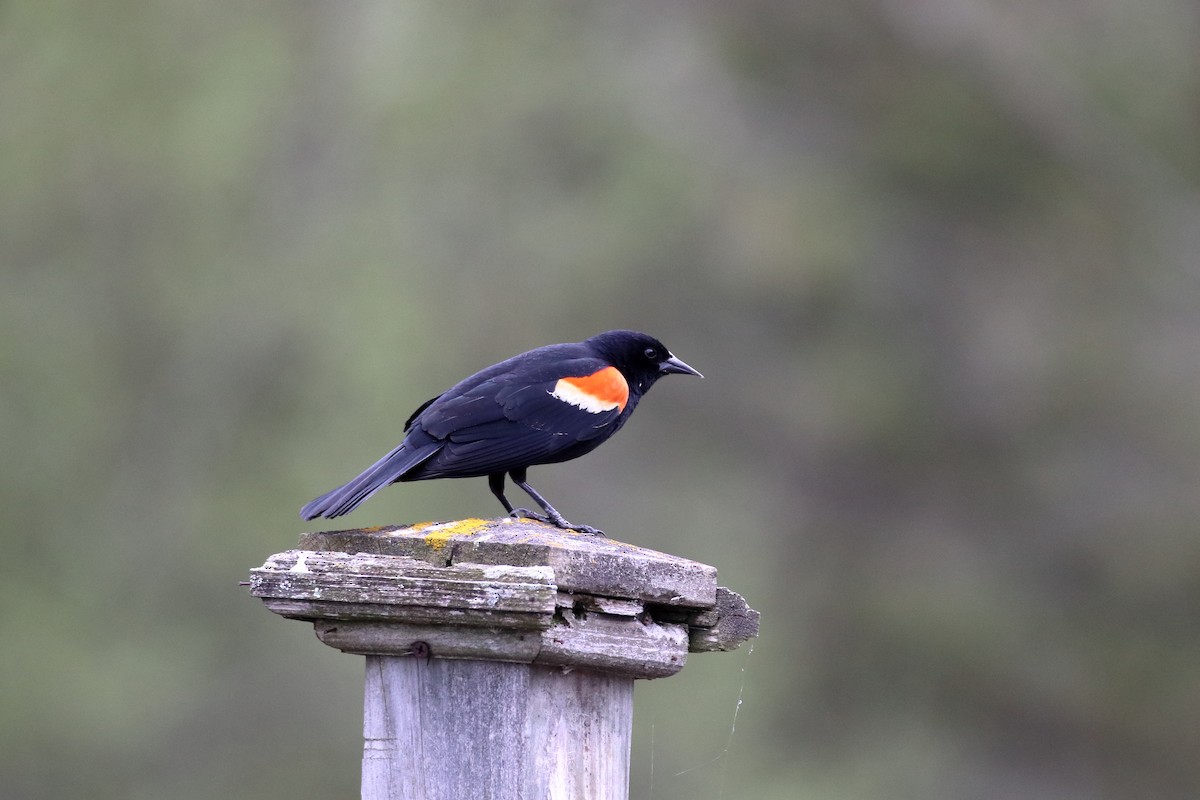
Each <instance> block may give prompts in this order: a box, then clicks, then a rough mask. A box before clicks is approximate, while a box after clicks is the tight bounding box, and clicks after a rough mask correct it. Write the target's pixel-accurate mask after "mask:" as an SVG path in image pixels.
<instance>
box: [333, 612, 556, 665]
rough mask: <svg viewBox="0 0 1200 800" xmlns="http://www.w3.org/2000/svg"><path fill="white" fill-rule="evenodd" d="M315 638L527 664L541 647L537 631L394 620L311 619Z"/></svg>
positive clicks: (343, 646)
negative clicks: (422, 623) (405, 622)
mask: <svg viewBox="0 0 1200 800" xmlns="http://www.w3.org/2000/svg"><path fill="white" fill-rule="evenodd" d="M313 628H314V630H315V631H316V634H317V638H318V639H320V640H321V641H322V642H324V643H325V644H327V645H329V646H330V647H336V648H337V649H339V650H341V651H343V652H346V653H359V654H361V655H395V656H407V655H415V654H418V653H420V654H422V656H423V657H433V658H474V659H481V660H491V661H514V662H521V663H526V664H528V663H530V662H532V661H533V660H534V659H535V658H537V656H538V653H540V652H541V650H542V638H541V634H540V632H539V631H537V630H530V629H526V630H521V629H513V628H484V627H474V626H468V625H454V626H449V625H436V624H434V625H408V624H404V623H397V622H360V621H353V622H339V621H335V620H317V621H315V622H314V623H313Z"/></svg>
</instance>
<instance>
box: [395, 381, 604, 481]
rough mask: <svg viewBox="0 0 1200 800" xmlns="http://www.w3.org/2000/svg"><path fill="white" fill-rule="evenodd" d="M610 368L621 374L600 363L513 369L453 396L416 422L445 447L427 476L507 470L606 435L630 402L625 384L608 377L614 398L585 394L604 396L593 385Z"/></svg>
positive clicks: (449, 394) (441, 400)
mask: <svg viewBox="0 0 1200 800" xmlns="http://www.w3.org/2000/svg"><path fill="white" fill-rule="evenodd" d="M604 370H611V371H612V372H613V373H616V370H615V369H613V368H612V367H609V366H607V365H606V364H604V363H603V362H600V361H598V360H597V359H572V360H570V361H560V362H558V363H557V364H555V365H554V367H553V368H552V369H549V370H548V369H540V370H538V371H530V370H514V371H510V372H505V373H502V374H499V375H493V376H491V377H488V378H486V379H484V380H482V381H479V382H477V383H475V384H473V385H470V386H462V385H460V386H457V387H455V388H454V389H452V390H451V391H449V392H446V393H445V394H444V395H442V396H441V397H439V398H438V399H437V400H436V401H434V402H433V403H432V404H430V405H429V406H428V407H427V408H426V409H425V410H424V411H423V412H422V413H420V414H418V415H417V416H416V417H415V418H414V420H413V425H414V426H419V427H420V428H421V429H422V430H424V431H425V432H426V433H428V434H429V435H430V436H432V437H434V438H435V439H438V440H441V441H443V442H445V447H444V448H443V450H442V451H441V452H440V453H439V454H438V455H437V457H436V458H434V459H433V460H432V461H430V462H429V464H428V465H427V468H428V470H429V471H430V472H433V473H442V474H450V473H455V472H469V473H476V474H478V473H481V472H486V471H488V470H496V471H502V470H506V469H512V468H515V467H517V466H521V465H529V464H536V463H540V462H544V461H547V460H551V459H553V458H554V457H555V456H556V455H558V454H560V453H561V452H562V451H564V450H566V449H568V448H571V447H574V446H576V445H578V444H579V443H580V442H583V441H587V440H591V439H596V438H603V437H605V436H607V435H608V434H610V433H611V432H612V431H613V430H615V428H616V424H617V421H618V418H619V417H620V415H621V411H622V409H623V407H624V404H625V400H624V398H623V397H621V396H620V392H621V391H622V390H621V387H622V386H623V385H624V379H623V378H620V379H619V382H618V383H619V385H618V386H616V387H612V386H610V385H609V384H611V383H613V382H614V380H613V378H612V376H611V375H610V374H609V373H608V372H605V374H604V376H603V377H604V378H605V379H607V381H606V382H604V386H603V387H602V388H605V389H608V390H610V391H609V392H608V394H606V395H604V398H607V399H604V398H598V397H596V396H595V395H588V394H587V393H586V391H584V389H580V388H578V387H579V386H583V387H585V388H590V389H591V390H592V391H593V392H599V389H597V388H596V386H598V385H600V384H599V382H596V381H593V383H594V384H595V385H593V384H589V383H588V382H587V381H588V377H589V376H591V375H595V374H597V373H599V372H602V371H604ZM616 374H617V376H618V377H619V373H616ZM570 381H574V383H571V382H570ZM624 391H625V392H627V388H626V389H624ZM610 395H611V396H610ZM617 400H620V402H617Z"/></svg>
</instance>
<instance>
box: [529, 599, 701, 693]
mask: <svg viewBox="0 0 1200 800" xmlns="http://www.w3.org/2000/svg"><path fill="white" fill-rule="evenodd" d="M541 640H542V649H541V651H540V652H539V653H538V655H537V658H536V659H535V661H536V663H539V664H556V665H561V666H578V667H583V668H586V669H593V670H600V671H603V672H612V673H615V674H618V675H631V676H633V677H635V678H665V677H666V676H668V675H674V674H675V673H676V672H678V671H679V670H681V669H683V665H684V663H685V662H686V661H687V653H688V629H687V626H686V625H660V624H658V623H654V622H639V621H638V620H634V619H630V618H629V617H622V616H613V615H609V614H600V613H589V614H585V615H582V616H579V617H571V616H568V617H567V621H566V622H565V623H563V624H559V625H555V626H553V627H552V628H548V629H547V630H545V631H543V632H542V634H541Z"/></svg>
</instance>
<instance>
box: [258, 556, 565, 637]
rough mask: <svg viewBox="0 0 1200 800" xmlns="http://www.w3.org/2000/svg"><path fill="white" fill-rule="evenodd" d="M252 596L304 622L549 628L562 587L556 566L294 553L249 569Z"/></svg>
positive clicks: (271, 558) (273, 608) (272, 608)
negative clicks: (442, 562) (379, 621)
mask: <svg viewBox="0 0 1200 800" xmlns="http://www.w3.org/2000/svg"><path fill="white" fill-rule="evenodd" d="M250 593H251V594H252V595H254V596H255V597H260V598H262V599H263V602H264V603H266V605H267V607H268V608H270V609H271V610H272V611H275V612H276V613H278V614H282V615H283V616H287V617H292V618H298V619H317V618H334V619H396V620H401V621H404V622H413V623H418V622H440V623H443V624H449V625H453V624H464V625H485V624H496V625H506V626H515V627H530V628H544V627H546V626H548V625H549V624H550V617H551V615H552V614H553V613H554V607H555V598H556V596H557V587H556V586H555V583H554V572H553V570H551V569H550V568H549V567H536V566H535V567H521V566H505V565H491V564H455V565H452V566H446V567H435V566H432V565H430V564H429V563H427V562H424V561H420V560H417V559H413V558H409V557H406V556H388V555H373V554H356V555H351V554H348V553H337V552H314V551H306V550H288V551H287V552H284V553H278V554H276V555H273V556H271V557H270V558H269V559H267V561H266V563H265V564H264V565H263V566H262V567H260V568H258V569H254V570H251V571H250Z"/></svg>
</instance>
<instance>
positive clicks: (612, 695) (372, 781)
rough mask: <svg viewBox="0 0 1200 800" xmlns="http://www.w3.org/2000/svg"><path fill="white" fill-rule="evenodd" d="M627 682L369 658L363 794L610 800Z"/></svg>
mask: <svg viewBox="0 0 1200 800" xmlns="http://www.w3.org/2000/svg"><path fill="white" fill-rule="evenodd" d="M632 718H633V680H632V679H631V678H619V677H614V676H611V675H602V674H598V673H593V672H589V671H587V670H574V671H571V672H569V673H564V672H563V671H562V670H559V669H555V668H550V667H540V666H536V665H534V666H524V665H518V664H506V663H502V662H487V661H454V660H439V659H432V660H427V659H420V658H393V657H388V656H369V657H368V658H367V670H366V692H365V696H364V714H363V736H364V739H365V745H364V748H363V784H362V797H363V800H467V799H468V798H470V800H533V799H535V798H536V799H537V800H543V799H545V800H620V799H621V798H625V797H626V796H627V793H628V788H627V787H628V781H629V744H630V734H631V729H632Z"/></svg>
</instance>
